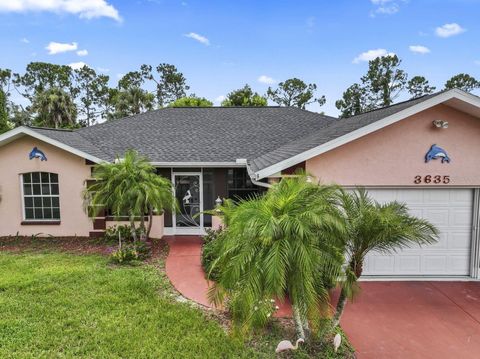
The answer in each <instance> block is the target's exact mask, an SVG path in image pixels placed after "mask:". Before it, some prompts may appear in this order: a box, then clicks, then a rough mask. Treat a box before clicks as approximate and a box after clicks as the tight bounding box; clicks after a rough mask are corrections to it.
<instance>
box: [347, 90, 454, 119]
mask: <svg viewBox="0 0 480 359" xmlns="http://www.w3.org/2000/svg"><path fill="white" fill-rule="evenodd" d="M446 91H449V90H440V91H437V92H434V93H431V94H427V95H422V96H419V97H414V98H410V99H408V100H404V101H400V102H396V103H392V104H391V105H388V106H382V107H378V108H375V109H372V110H368V111H365V112H362V113H359V114H357V115H353V116H350V117H344V118H341V119H342V120H343V119H346V118H352V117H356V116H360V115H364V114H366V113H370V112H375V111H380V110H385V109H387V108H391V107H394V106H397V105H402V104H404V103H407V102H412V101H417V100H420V99H422V98H425V97H431V96H436V95H439V94H441V93H443V92H446Z"/></svg>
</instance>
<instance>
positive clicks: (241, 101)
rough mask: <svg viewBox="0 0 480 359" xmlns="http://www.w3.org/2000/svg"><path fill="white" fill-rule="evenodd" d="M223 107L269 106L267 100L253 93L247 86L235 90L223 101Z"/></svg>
mask: <svg viewBox="0 0 480 359" xmlns="http://www.w3.org/2000/svg"><path fill="white" fill-rule="evenodd" d="M222 106H224V107H233V106H267V98H266V97H264V96H261V95H259V94H258V93H257V92H255V93H254V92H253V90H252V88H251V87H250V86H249V85H248V84H247V85H245V86H243V87H242V88H240V89H238V90H234V91H232V92H230V93H229V94H228V95H227V98H226V99H225V100H223V101H222Z"/></svg>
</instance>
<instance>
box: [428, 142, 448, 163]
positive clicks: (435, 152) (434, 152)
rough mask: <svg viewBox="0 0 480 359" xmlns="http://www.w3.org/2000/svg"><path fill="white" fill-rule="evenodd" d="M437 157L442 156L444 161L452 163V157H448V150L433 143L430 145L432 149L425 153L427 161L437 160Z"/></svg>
mask: <svg viewBox="0 0 480 359" xmlns="http://www.w3.org/2000/svg"><path fill="white" fill-rule="evenodd" d="M437 158H441V159H442V163H444V162H447V163H450V157H448V155H447V151H445V150H444V149H443V148H441V147H438V146H437V145H435V144H433V145H432V147H430V150H428V152H427V154H426V155H425V162H429V161H430V160H436V159H437Z"/></svg>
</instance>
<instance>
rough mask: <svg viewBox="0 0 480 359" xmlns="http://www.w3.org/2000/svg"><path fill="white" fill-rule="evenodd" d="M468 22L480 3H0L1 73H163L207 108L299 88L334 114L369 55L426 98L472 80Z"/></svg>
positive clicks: (478, 73) (478, 56)
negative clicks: (399, 67)
mask: <svg viewBox="0 0 480 359" xmlns="http://www.w3.org/2000/svg"><path fill="white" fill-rule="evenodd" d="M478 14H480V0H436V1H435V0H350V1H346V0H337V1H326V0H324V1H321V0H317V1H313V0H312V1H301V0H296V1H293V0H290V1H287V0H284V1H282V0H277V1H270V0H264V1H258V0H257V1H251V0H245V1H195V0H185V1H181V0H180V1H178V0H149V1H148V0H143V1H120V0H89V1H85V0H0V46H1V48H2V49H3V51H2V54H1V56H0V67H3V68H11V69H13V70H14V71H23V70H24V68H25V66H26V64H28V63H29V62H31V61H48V62H53V63H59V64H72V63H78V62H84V63H86V64H88V65H89V66H91V67H92V68H95V69H97V70H99V71H101V72H102V71H103V72H105V73H106V74H108V75H110V76H111V79H112V85H113V84H114V83H115V82H116V80H117V77H118V76H120V74H124V73H126V72H127V71H130V70H135V69H137V68H138V67H139V66H140V65H141V64H142V63H147V64H152V65H156V64H158V63H161V62H168V63H172V64H175V65H176V66H177V67H178V69H179V70H180V71H182V72H183V73H184V74H185V76H186V78H187V80H188V83H189V85H190V86H191V92H194V93H196V94H197V95H200V96H204V97H207V98H209V99H211V100H215V99H218V98H219V97H220V96H222V95H226V94H227V93H228V92H229V91H231V90H233V89H236V88H239V87H241V86H243V85H244V84H245V83H248V84H250V85H251V86H252V87H253V88H254V89H255V90H256V91H259V92H261V93H263V92H265V91H266V89H267V88H268V86H269V84H268V82H271V81H273V82H278V81H281V80H285V79H287V78H290V77H299V78H301V79H303V80H304V81H306V82H314V83H316V84H317V85H318V88H319V94H325V96H326V97H327V103H326V105H325V106H323V107H322V108H321V109H320V108H318V107H316V106H312V107H310V109H311V110H314V111H320V110H322V111H325V113H327V114H330V115H336V114H337V110H336V108H335V105H334V102H335V100H337V99H338V98H340V97H341V94H342V92H343V91H344V90H345V89H346V88H347V87H348V86H349V85H351V84H352V83H354V82H356V81H358V80H359V78H360V77H361V76H362V75H363V74H364V73H365V71H366V69H367V62H366V61H365V60H367V59H369V58H372V57H374V56H375V55H378V54H382V53H390V52H392V53H396V54H397V55H398V56H399V57H400V58H401V59H402V60H403V67H404V69H405V70H406V71H407V72H408V73H409V75H410V76H414V75H424V76H426V77H427V78H428V79H429V80H430V82H431V83H432V84H434V85H436V86H437V88H441V87H442V86H443V84H444V83H445V81H446V80H447V79H448V78H450V77H451V76H452V75H454V74H457V73H459V72H467V73H469V74H471V75H473V76H475V77H477V78H480V41H478V39H479V38H480V29H479V22H478ZM186 35H188V36H186ZM52 42H53V43H54V44H51V43H52ZM55 43H56V44H55ZM49 44H50V46H49ZM411 46H414V47H412V48H410V47H411ZM47 48H48V49H47ZM85 50H86V51H85ZM372 50H373V51H372ZM81 55H83V56H81ZM261 76H263V77H262V78H261V80H263V82H262V81H259V79H260V77H261ZM265 82H267V83H265Z"/></svg>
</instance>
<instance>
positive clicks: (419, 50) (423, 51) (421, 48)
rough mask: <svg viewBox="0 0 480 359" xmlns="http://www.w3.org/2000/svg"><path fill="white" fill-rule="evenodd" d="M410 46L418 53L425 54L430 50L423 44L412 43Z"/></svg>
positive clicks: (412, 50)
mask: <svg viewBox="0 0 480 359" xmlns="http://www.w3.org/2000/svg"><path fill="white" fill-rule="evenodd" d="M408 48H409V49H410V51H411V52H414V53H416V54H422V55H425V54H428V53H429V52H430V49H429V48H428V47H426V46H422V45H411V46H409V47H408Z"/></svg>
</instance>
